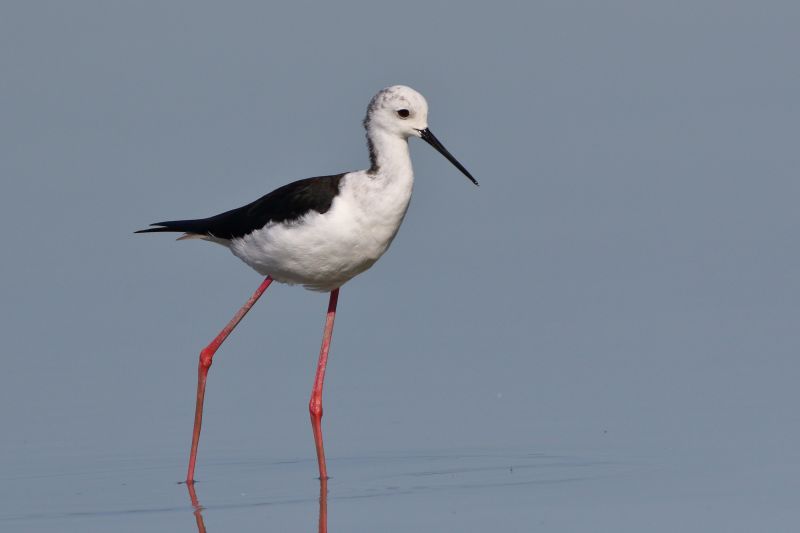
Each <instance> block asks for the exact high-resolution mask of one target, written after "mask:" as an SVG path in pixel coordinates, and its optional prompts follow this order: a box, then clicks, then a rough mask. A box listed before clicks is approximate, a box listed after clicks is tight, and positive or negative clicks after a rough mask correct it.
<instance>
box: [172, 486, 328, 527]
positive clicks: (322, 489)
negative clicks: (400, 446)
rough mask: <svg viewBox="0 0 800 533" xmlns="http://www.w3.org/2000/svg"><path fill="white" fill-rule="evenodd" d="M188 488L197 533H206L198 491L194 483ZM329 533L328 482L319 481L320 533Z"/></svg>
mask: <svg viewBox="0 0 800 533" xmlns="http://www.w3.org/2000/svg"><path fill="white" fill-rule="evenodd" d="M186 488H187V489H189V501H190V502H191V504H192V513H193V514H194V520H195V522H196V523H197V532H198V533H206V524H205V522H204V521H203V506H202V505H200V501H199V500H198V499H197V491H195V488H194V483H186ZM327 532H328V480H327V479H320V480H319V533H327Z"/></svg>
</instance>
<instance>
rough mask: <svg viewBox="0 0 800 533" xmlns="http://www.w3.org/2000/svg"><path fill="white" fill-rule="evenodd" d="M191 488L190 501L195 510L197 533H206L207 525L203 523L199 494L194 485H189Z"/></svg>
mask: <svg viewBox="0 0 800 533" xmlns="http://www.w3.org/2000/svg"><path fill="white" fill-rule="evenodd" d="M186 486H187V487H188V488H189V500H190V501H191V502H192V508H193V509H194V521H195V522H196V523H197V533H206V524H205V522H204V521H203V506H202V505H200V502H199V501H198V499H197V493H196V492H195V490H194V483H187V484H186Z"/></svg>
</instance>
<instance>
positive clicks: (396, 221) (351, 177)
mask: <svg viewBox="0 0 800 533" xmlns="http://www.w3.org/2000/svg"><path fill="white" fill-rule="evenodd" d="M403 174H404V175H402V176H398V175H397V174H393V175H388V174H385V173H376V174H374V175H372V174H369V173H368V172H366V171H358V172H351V173H349V174H347V175H345V176H344V177H343V178H342V181H341V184H340V190H339V194H338V195H337V196H336V198H334V200H333V203H332V204H331V208H330V209H329V210H328V211H327V212H326V213H317V212H314V211H312V212H310V213H309V214H307V215H306V216H304V217H303V218H302V219H300V220H298V221H295V222H291V223H277V224H275V223H270V224H268V225H267V226H266V227H264V228H263V229H260V230H256V231H254V232H252V233H250V234H248V235H245V236H244V237H242V238H237V239H233V240H231V241H230V243H228V247H229V248H230V249H231V251H232V252H233V253H234V255H236V256H237V257H239V258H240V259H242V261H244V262H245V263H247V264H248V265H249V266H250V267H252V268H253V269H255V270H256V271H257V272H259V273H260V274H262V275H264V276H266V275H269V276H272V277H273V278H274V279H275V280H276V281H279V282H283V283H289V284H301V285H303V286H305V287H306V288H308V289H311V290H317V291H331V290H333V289H336V288H338V287H340V286H341V285H343V284H344V283H345V282H347V281H348V280H350V279H351V278H353V277H354V276H356V275H358V274H360V273H361V272H364V271H365V270H367V269H368V268H369V267H371V266H372V265H373V264H374V263H375V261H377V260H378V259H379V258H380V257H381V255H383V253H384V252H385V251H386V250H387V249H388V248H389V245H390V244H391V242H392V240H393V239H394V237H395V235H397V230H398V229H399V228H400V224H401V223H402V222H403V217H404V216H405V214H406V210H407V209H408V203H409V200H410V199H411V191H412V188H413V181H414V180H413V174H411V172H404V173H403Z"/></svg>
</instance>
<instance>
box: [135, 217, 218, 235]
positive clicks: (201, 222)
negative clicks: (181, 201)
mask: <svg viewBox="0 0 800 533" xmlns="http://www.w3.org/2000/svg"><path fill="white" fill-rule="evenodd" d="M150 225H151V226H160V227H152V228H147V229H140V230H139V231H134V233H160V232H165V231H169V232H182V233H186V235H185V236H183V237H180V238H181V239H190V238H192V237H195V236H196V237H200V238H202V237H203V236H205V235H207V234H208V225H207V223H206V220H205V219H195V220H168V221H166V222H156V223H155V224H150Z"/></svg>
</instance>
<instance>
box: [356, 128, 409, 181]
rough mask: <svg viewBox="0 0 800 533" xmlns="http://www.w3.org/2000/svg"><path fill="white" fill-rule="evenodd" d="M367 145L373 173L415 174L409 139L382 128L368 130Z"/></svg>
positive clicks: (386, 174) (390, 174)
mask: <svg viewBox="0 0 800 533" xmlns="http://www.w3.org/2000/svg"><path fill="white" fill-rule="evenodd" d="M367 145H368V146H369V161H370V168H369V173H370V174H371V175H374V176H378V175H381V176H409V177H410V176H413V169H412V168H411V156H410V154H409V153H408V140H407V139H404V138H402V137H398V136H397V135H393V134H390V133H387V132H385V131H381V130H368V131H367Z"/></svg>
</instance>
